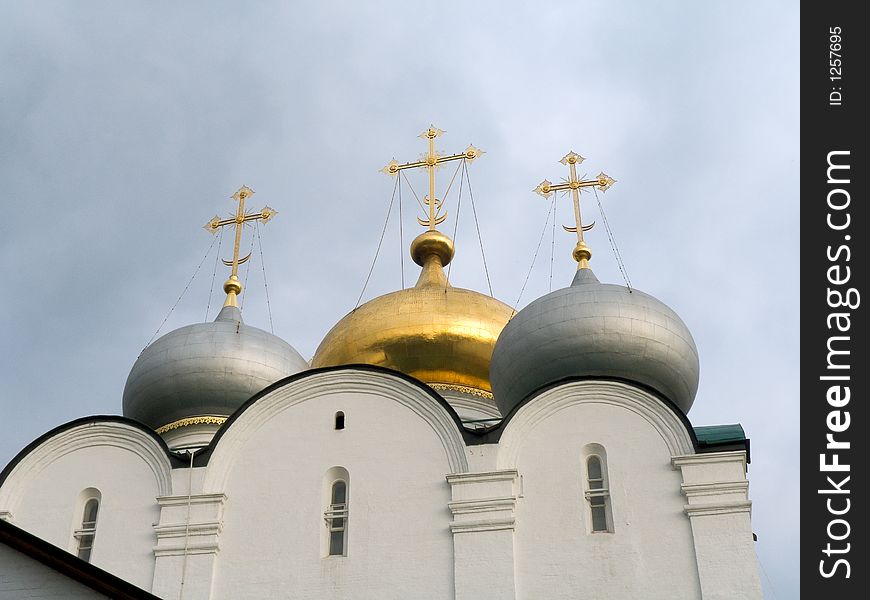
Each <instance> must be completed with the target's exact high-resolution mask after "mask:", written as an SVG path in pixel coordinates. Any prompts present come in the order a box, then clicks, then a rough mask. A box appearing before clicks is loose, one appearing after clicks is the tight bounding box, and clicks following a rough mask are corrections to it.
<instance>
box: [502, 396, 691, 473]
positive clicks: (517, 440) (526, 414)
mask: <svg viewBox="0 0 870 600" xmlns="http://www.w3.org/2000/svg"><path fill="white" fill-rule="evenodd" d="M578 404H603V405H611V406H618V407H622V408H624V409H626V410H629V411H631V412H632V413H634V414H636V415H638V416H640V417H641V418H643V419H644V420H645V421H646V422H648V423H649V424H650V426H651V427H652V428H653V429H654V430H655V431H656V432H657V433H658V434H659V435H660V436H661V438H662V440H663V441H664V443H665V444H666V445H667V447H668V451H669V452H670V453H671V456H680V455H685V454H694V453H695V447H694V441H693V439H692V436H691V433H690V432H689V430H688V428H687V426H686V423H684V422H683V420H681V419H680V418H678V416H677V415H676V414H675V413H674V411H673V410H672V409H671V408H669V407H667V406H665V405H664V403H662V401H661V400H660V399H659V398H657V397H656V396H654V395H653V394H651V393H649V392H647V391H645V390H643V389H641V388H639V387H637V386H634V385H631V384H628V383H623V382H621V381H615V380H581V381H569V382H565V383H564V384H562V385H559V386H555V387H550V388H548V389H546V390H545V391H543V392H541V393H540V394H539V395H537V396H535V397H533V398H531V399H529V401H527V402H526V403H524V404H523V405H522V406H520V407H519V408H518V409H517V410H516V412H514V413H513V414H512V415H510V419H509V420H508V422H507V423H506V424H505V425H504V426H503V431H502V433H501V437H500V439H499V456H498V468H499V469H510V468H515V467H516V464H517V458H518V455H519V452H520V450H521V448H522V446H523V442H524V440H525V439H526V437H527V436H528V435H529V433H530V432H531V431H532V430H533V429H534V428H535V426H536V425H537V424H538V423H540V422H541V421H543V420H544V419H547V418H549V417H551V416H552V415H554V414H557V413H558V412H560V411H562V410H565V409H567V408H569V407H572V406H576V405H578Z"/></svg>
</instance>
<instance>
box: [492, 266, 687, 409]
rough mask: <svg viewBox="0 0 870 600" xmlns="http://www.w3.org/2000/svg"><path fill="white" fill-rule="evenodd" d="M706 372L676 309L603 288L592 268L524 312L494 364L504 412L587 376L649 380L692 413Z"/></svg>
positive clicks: (516, 318)
mask: <svg viewBox="0 0 870 600" xmlns="http://www.w3.org/2000/svg"><path fill="white" fill-rule="evenodd" d="M698 375H699V364H698V350H697V349H696V347H695V342H694V340H693V339H692V334H691V333H690V332H689V330H688V328H687V327H686V325H685V324H684V323H683V322H682V320H680V318H679V317H678V316H677V314H676V313H675V312H674V311H673V310H671V309H670V308H668V307H667V306H665V305H664V304H663V303H662V302H659V301H658V300H656V299H655V298H653V297H652V296H650V295H649V294H645V293H643V292H639V291H637V290H633V291H629V290H628V289H627V288H625V287H623V286H618V285H612V284H604V283H600V282H599V281H598V279H597V278H596V277H595V274H594V273H592V271H591V270H590V269H588V268H583V269H579V270H578V271H577V274H576V275H575V277H574V281H573V282H572V283H571V286H570V287H567V288H564V289H560V290H556V291H554V292H552V293H550V294H547V295H546V296H543V297H541V298H538V299H537V300H535V301H534V302H532V303H531V304H529V305H528V306H527V307H525V308H524V309H523V310H521V311H520V312H519V313H517V314H516V315H515V316H514V318H513V319H511V321H510V322H509V323H508V324H507V326H506V327H505V328H504V330H503V331H502V333H501V335H500V336H499V338H498V341H497V342H496V345H495V349H494V351H493V354H492V363H491V364H490V379H491V382H492V390H493V393H494V396H495V401H496V404H498V407H499V409H500V410H501V413H502V415H507V414H508V413H509V412H510V410H511V409H512V408H514V407H515V406H516V405H517V404H519V403H520V402H522V401H523V399H525V398H526V397H527V396H529V395H530V394H531V393H533V392H535V391H536V390H539V389H541V388H542V387H544V386H546V385H548V384H551V383H555V382H557V381H559V380H561V379H565V378H567V377H583V376H587V377H588V376H599V377H616V378H620V379H625V380H629V381H633V382H637V383H641V384H643V385H646V386H649V387H651V388H653V389H655V390H656V391H657V392H659V393H660V394H662V395H663V396H665V397H666V398H668V399H669V400H671V401H672V402H674V403H675V404H676V405H677V406H678V407H680V409H681V410H682V411H683V412H688V411H689V408H691V406H692V402H693V401H694V399H695V393H696V392H697V391H698Z"/></svg>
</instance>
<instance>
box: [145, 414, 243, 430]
mask: <svg viewBox="0 0 870 600" xmlns="http://www.w3.org/2000/svg"><path fill="white" fill-rule="evenodd" d="M226 420H227V418H226V417H215V416H210V415H209V416H204V417H187V418H185V419H178V420H177V421H173V422H172V423H167V424H166V425H163V426H162V427H158V428H157V429H155V430H154V431H156V432H157V433H158V434H159V435H163V434H164V433H166V432H167V431H172V430H173V429H180V428H181V427H187V426H189V425H223V424H224V422H225V421H226Z"/></svg>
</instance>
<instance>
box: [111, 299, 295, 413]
mask: <svg viewBox="0 0 870 600" xmlns="http://www.w3.org/2000/svg"><path fill="white" fill-rule="evenodd" d="M307 368H308V363H307V362H306V361H305V359H304V358H302V356H301V355H300V354H299V353H298V352H297V351H296V350H294V349H293V347H292V346H290V344H288V343H287V342H285V341H284V340H282V339H281V338H279V337H277V336H275V335H272V334H271V333H268V332H266V331H263V330H262V329H257V328H256V327H250V326H248V325H245V324H244V323H243V322H242V314H241V311H240V310H239V309H238V308H237V307H235V306H225V307H224V308H223V309H222V310H221V311H220V313H219V314H218V316H217V318H216V319H215V320H214V321H213V322H211V323H197V324H195V325H188V326H186V327H181V328H180V329H176V330H175V331H172V332H170V333H167V334H166V335H164V336H163V337H161V338H160V339H158V340H157V341H156V342H154V343H153V344H151V345H150V346H148V347H147V348H145V350H143V351H142V354H141V355H140V356H139V358H138V359H137V360H136V363H135V364H134V365H133V369H132V370H131V371H130V375H129V376H128V377H127V385H126V386H125V387H124V416H127V417H131V418H133V419H136V420H137V421H141V422H142V423H145V424H146V425H148V426H150V427H153V428H155V429H158V428H160V427H163V426H165V425H167V424H169V423H173V422H176V421H179V420H181V419H187V418H190V417H198V416H204V415H209V416H223V417H226V416H229V415H231V414H232V413H233V412H234V411H235V410H236V409H237V408H239V407H240V406H241V405H242V404H243V403H244V402H245V401H246V400H248V399H249V398H250V397H251V396H253V395H254V394H256V393H257V392H259V391H260V390H262V389H264V388H265V387H267V386H269V385H270V384H272V383H274V382H276V381H278V380H279V379H282V378H284V377H287V376H288V375H292V374H294V373H298V372H299V371H302V370H305V369H307Z"/></svg>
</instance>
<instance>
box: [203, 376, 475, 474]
mask: <svg viewBox="0 0 870 600" xmlns="http://www.w3.org/2000/svg"><path fill="white" fill-rule="evenodd" d="M344 393H349V394H354V395H358V396H363V397H364V396H379V397H382V398H389V399H391V400H393V401H395V402H397V403H399V404H400V405H402V406H404V407H406V408H408V409H409V410H411V411H412V412H413V413H415V414H416V415H417V416H419V417H420V418H421V419H422V420H423V421H424V422H425V423H427V424H428V425H429V427H430V428H431V430H432V432H433V433H434V434H435V435H436V436H437V438H438V439H439V440H440V443H441V447H442V448H443V449H444V454H445V457H446V459H447V462H448V464H449V467H450V470H451V472H453V473H463V472H466V471H467V470H468V463H467V460H466V456H465V443H464V441H463V437H462V433H461V432H460V430H459V426H458V425H457V421H456V416H455V414H451V412H450V411H449V410H448V409H447V408H445V404H446V403H444V402H439V401H438V400H436V398H435V397H434V394H431V395H430V394H428V393H426V391H424V390H423V389H421V385H420V384H416V385H415V384H414V383H412V382H411V381H409V380H408V379H406V378H405V377H399V376H397V375H394V374H392V373H390V372H389V371H387V370H386V369H372V368H357V367H354V366H351V367H342V368H338V369H325V370H321V371H309V372H306V373H302V374H300V375H297V376H293V377H291V378H288V379H287V380H284V381H283V382H279V383H278V384H275V385H273V386H272V387H270V388H268V389H267V390H266V391H265V392H264V393H263V394H262V395H259V396H258V397H256V398H254V399H252V401H251V402H250V403H249V404H247V405H245V406H244V407H242V409H240V410H239V412H237V413H236V414H235V415H233V418H232V419H231V420H229V421H228V422H227V423H226V424H225V425H224V426H223V427H222V429H221V432H220V433H219V435H218V437H216V438H215V440H214V441H213V443H212V448H211V455H210V456H209V458H208V468H207V470H206V476H205V481H204V489H206V490H211V491H214V490H221V489H223V486H224V482H225V481H226V478H227V476H228V474H229V471H230V470H231V469H232V465H233V461H234V457H235V455H236V454H237V452H238V450H239V449H240V448H241V447H242V446H244V445H245V444H246V443H247V442H248V441H249V440H250V439H251V438H252V437H253V436H255V435H256V432H257V430H258V429H260V428H261V427H262V426H263V425H264V424H265V423H267V422H268V421H270V420H271V419H273V418H275V417H276V416H277V415H278V414H280V413H282V412H284V411H286V410H288V409H290V408H291V407H293V406H297V405H300V404H303V403H305V402H310V401H316V400H317V399H318V398H320V397H324V396H330V395H335V394H344Z"/></svg>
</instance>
